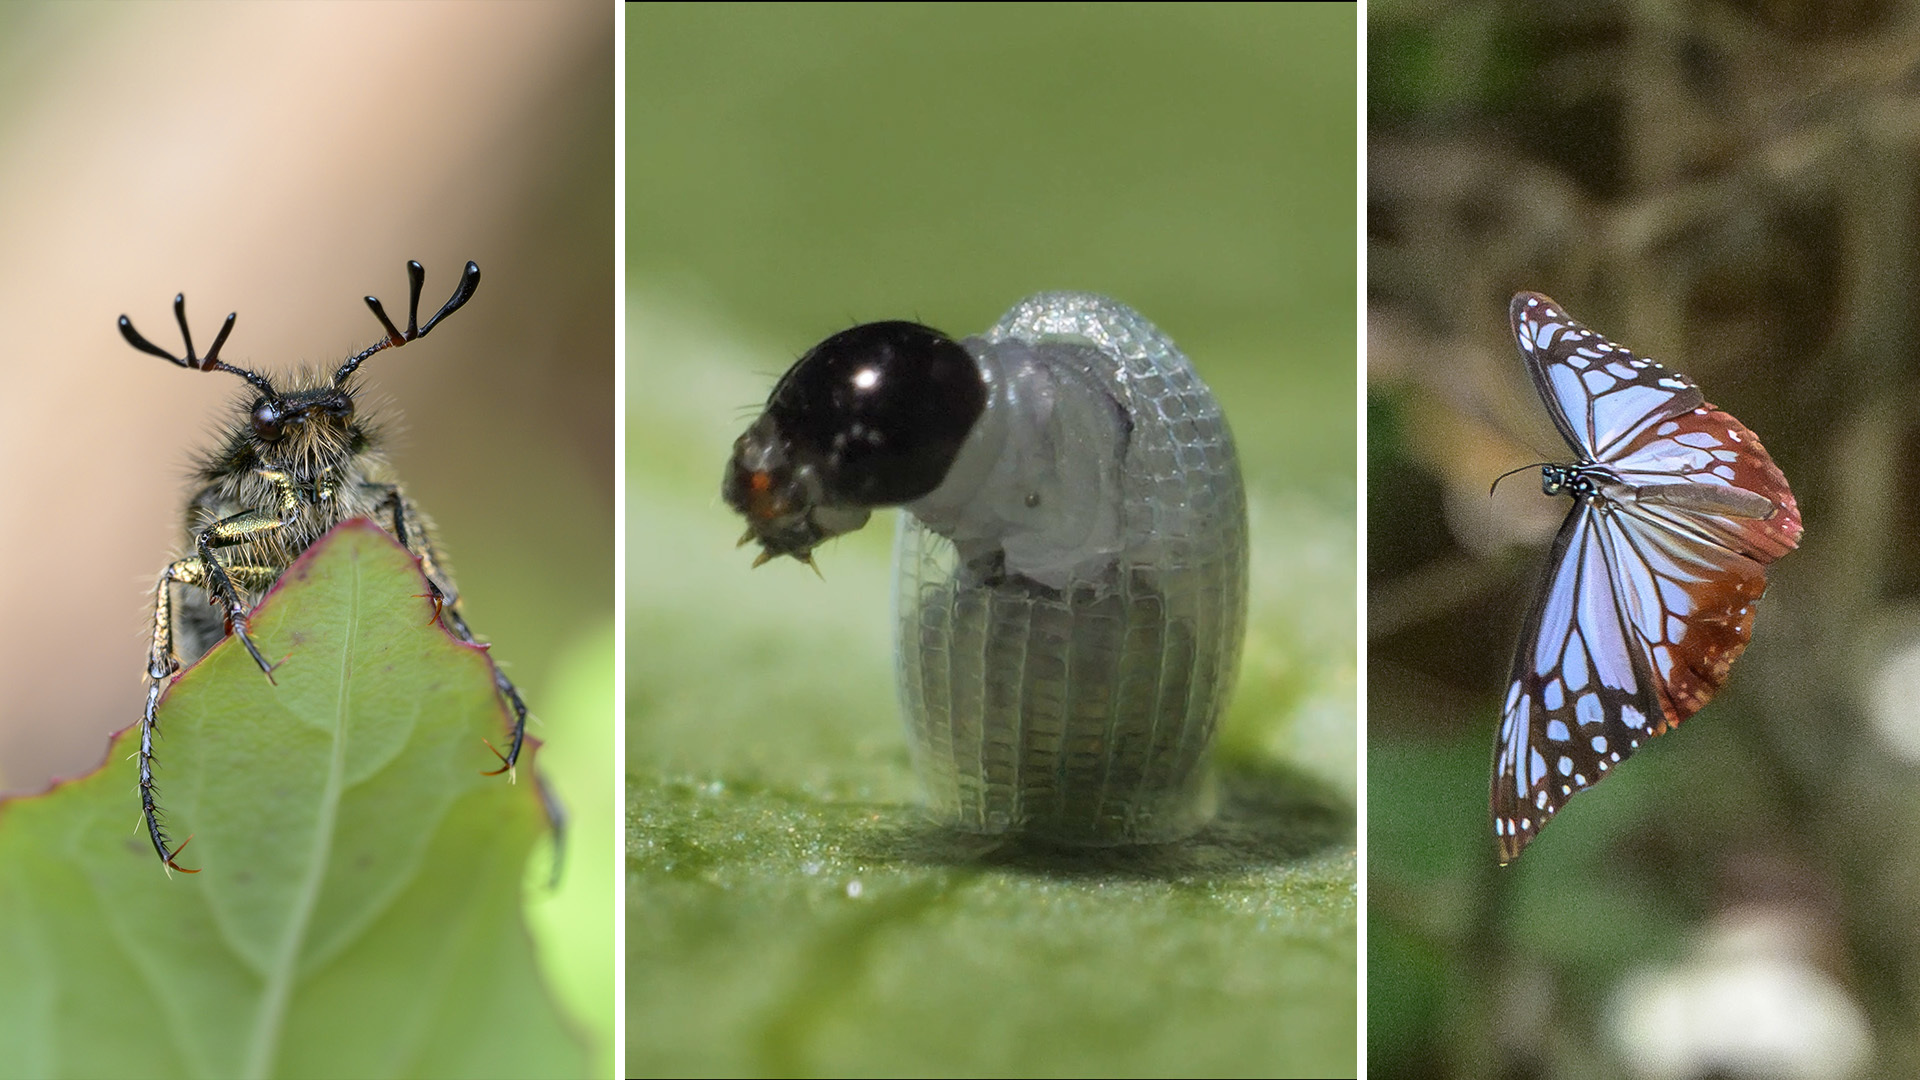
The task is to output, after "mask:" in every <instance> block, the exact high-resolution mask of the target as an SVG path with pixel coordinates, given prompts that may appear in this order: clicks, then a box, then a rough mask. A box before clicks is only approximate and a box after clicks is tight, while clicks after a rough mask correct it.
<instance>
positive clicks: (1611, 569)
mask: <svg viewBox="0 0 1920 1080" xmlns="http://www.w3.org/2000/svg"><path fill="white" fill-rule="evenodd" d="M1508 310H1509V315H1510V316H1511V319H1512V323H1513V336H1514V339H1515V341H1516V342H1517V343H1518V344H1519V347H1520V356H1521V358H1522V359H1524V360H1525V361H1526V364H1527V371H1528V373H1530V374H1531V375H1532V376H1533V384H1534V387H1535V389H1537V390H1539V392H1540V399H1541V400H1542V401H1543V402H1545V404H1546V406H1547V412H1548V413H1549V414H1550V415H1551V416H1552V417H1553V423H1554V426H1555V427H1557V428H1559V429H1560V434H1561V436H1562V437H1564V438H1565V439H1566V440H1567V445H1568V446H1570V447H1572V448H1573V450H1574V452H1575V453H1576V454H1577V455H1578V456H1579V461H1578V462H1576V463H1574V464H1572V465H1543V466H1541V473H1540V487H1541V490H1542V491H1544V492H1546V493H1547V494H1548V495H1568V496H1571V497H1572V498H1573V509H1572V510H1571V511H1570V512H1569V513H1568V514H1567V519H1566V521H1565V522H1564V523H1562V524H1561V526H1560V532H1559V535H1557V536H1556V537H1555V538H1554V541H1553V554H1552V559H1551V563H1550V566H1549V568H1548V571H1547V576H1546V581H1545V582H1544V584H1543V585H1542V587H1541V589H1540V594H1539V596H1537V597H1536V598H1535V599H1534V602H1533V607H1532V609H1531V610H1530V611H1529V612H1528V614H1527V621H1526V624H1525V628H1524V629H1523V630H1522V631H1521V634H1520V644H1519V646H1518V648H1516V649H1515V651H1514V657H1513V672H1512V676H1511V678H1510V679H1509V682H1508V685H1507V694H1506V701H1505V705H1504V707H1503V711H1502V714H1501V719H1500V736H1499V741H1498V743H1497V744H1496V746H1495V748H1494V754H1493V800H1492V802H1493V833H1494V838H1495V840H1496V841H1498V843H1499V847H1500V861H1501V862H1502V863H1503V864H1504V863H1509V862H1512V861H1513V860H1514V859H1516V858H1518V857H1519V855H1520V852H1521V850H1522V849H1524V848H1525V847H1526V846H1527V844H1528V843H1529V842H1531V841H1532V840H1533V838H1534V837H1535V836H1538V835H1539V834H1540V830H1541V829H1542V828H1543V827H1545V825H1546V823H1547V821H1548V820H1549V819H1551V818H1552V817H1553V815H1554V814H1555V813H1556V812H1558V811H1559V809H1560V807H1561V806H1563V805H1565V804H1566V801H1567V800H1568V799H1570V798H1572V797H1573V796H1574V795H1575V794H1576V793H1578V792H1580V791H1582V790H1584V789H1586V788H1587V787H1590V786H1592V785H1593V784H1595V783H1598V782H1599V781H1600V780H1601V779H1602V778H1604V777H1605V776H1606V775H1607V774H1608V773H1609V772H1611V771H1612V770H1613V769H1614V767H1616V766H1617V765H1619V764H1620V762H1622V761H1624V760H1626V758H1627V757H1628V755H1630V754H1632V753H1633V752H1634V751H1635V750H1637V749H1639V748H1640V745H1641V744H1642V743H1644V742H1645V741H1646V740H1648V739H1651V738H1653V737H1654V736H1655V735H1659V734H1661V733H1662V732H1665V731H1666V730H1668V729H1669V728H1672V727H1674V726H1676V725H1678V724H1679V723H1680V722H1681V721H1682V720H1685V719H1686V718H1687V717H1689V716H1692V715H1693V714H1694V713H1695V712H1697V711H1699V709H1700V707H1701V706H1703V705H1705V704H1706V703H1707V701H1708V700H1709V699H1710V698H1712V697H1713V695H1714V692H1715V691H1717V690H1719V689H1720V686H1721V685H1722V684H1723V683H1725V682H1726V680H1727V672H1728V671H1729V670H1730V669H1731V668H1732V666H1733V661H1734V658H1735V657H1737V656H1739V655H1740V652H1741V650H1743V649H1745V648H1746V647H1747V641H1748V638H1749V637H1750V636H1751V634H1752V630H1753V609H1754V603H1755V602H1756V601H1758V600H1759V599H1760V597H1761V595H1762V594H1763V593H1765V592H1766V588H1767V565H1768V564H1769V563H1771V562H1773V561H1774V560H1775V559H1777V558H1779V557H1780V556H1782V555H1784V554H1786V553H1787V552H1789V551H1792V550H1793V549H1794V548H1795V547H1798V546H1799V543H1800V508H1799V506H1798V505H1796V504H1795V502H1794V500H1793V492H1791V491H1789V490H1788V489H1787V479H1786V477H1785V476H1783V475H1781V473H1780V469H1779V467H1778V466H1776V465H1774V463H1773V459H1772V458H1770V457H1768V456H1767V452H1766V450H1765V449H1764V448H1763V447H1762V446H1761V445H1760V440H1759V438H1758V437H1756V436H1755V435H1754V433H1753V432H1751V431H1749V430H1747V428H1746V427H1745V426H1744V425H1742V424H1741V423H1740V421H1738V420H1735V419H1734V418H1733V417H1731V416H1729V415H1727V414H1726V413H1724V412H1721V411H1720V410H1719V409H1716V408H1714V407H1713V406H1712V405H1711V404H1708V402H1707V400H1706V398H1705V397H1704V396H1703V395H1702V394H1701V392H1700V388H1699V387H1698V386H1696V385H1695V384H1694V382H1693V380H1692V379H1689V378H1687V377H1686V376H1685V375H1682V374H1680V373H1679V372H1677V371H1672V370H1669V369H1668V368H1665V367H1663V366H1661V365H1660V364H1657V363H1655V362H1653V361H1652V360H1649V359H1647V358H1645V357H1642V356H1637V355H1635V354H1634V353H1632V352H1630V351H1629V350H1627V349H1626V348H1624V347H1622V346H1620V345H1617V344H1615V343H1613V342H1611V341H1608V340H1607V339H1606V338H1603V337H1601V336H1600V335H1599V334H1596V333H1594V332H1593V331H1592V330H1589V329H1587V328H1586V327H1585V326H1582V325H1581V324H1580V323H1578V322H1575V321H1574V320H1573V319H1572V318H1570V317H1569V316H1568V315H1567V313H1566V310H1565V309H1564V308H1562V307H1561V306H1560V305H1559V304H1556V303H1554V302H1553V300H1551V299H1550V298H1548V297H1546V296H1542V295H1541V294H1539V293H1532V292H1523V293H1520V294H1519V295H1517V296H1515V297H1514V298H1513V303H1512V304H1511V306H1510V307H1509V309H1508Z"/></svg>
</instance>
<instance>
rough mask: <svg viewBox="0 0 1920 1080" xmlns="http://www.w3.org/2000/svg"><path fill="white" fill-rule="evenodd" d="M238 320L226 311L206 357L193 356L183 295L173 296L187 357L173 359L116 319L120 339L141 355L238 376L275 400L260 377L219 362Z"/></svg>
mask: <svg viewBox="0 0 1920 1080" xmlns="http://www.w3.org/2000/svg"><path fill="white" fill-rule="evenodd" d="M239 317H240V313H239V312H237V311H236V312H228V314H227V321H226V322H225V323H223V324H221V326H220V333H219V334H218V335H216V336H215V337H214V339H213V348H211V349H208V350H207V355H205V356H195V355H194V354H193V331H191V330H189V329H187V294H186V293H175V294H174V297H173V318H174V321H175V322H178V323H179V324H180V339H181V340H182V341H184V342H186V345H187V355H185V356H175V355H173V354H172V353H170V352H168V351H167V350H165V349H163V348H161V347H160V346H158V345H155V344H154V343H153V342H151V341H148V340H147V339H146V338H145V337H144V336H142V335H141V333H140V331H138V330H135V329H134V328H133V320H132V319H129V318H127V317H126V316H125V315H122V316H120V336H121V337H123V338H126V339H127V344H129V345H131V346H133V347H134V348H136V349H139V350H140V351H141V352H143V353H149V354H151V355H154V356H157V357H159V358H161V359H162V360H171V361H173V362H174V363H176V364H179V365H180V366H181V367H184V368H193V369H194V370H196V371H225V372H228V373H230V374H233V375H238V376H240V377H241V378H243V379H245V380H247V381H248V382H250V383H252V384H253V385H254V386H255V387H256V388H257V389H259V391H260V392H261V393H263V394H265V395H267V396H268V397H270V398H277V397H279V396H280V395H278V394H276V393H275V392H274V389H273V384H272V383H270V382H268V381H267V379H266V377H265V376H264V375H259V374H257V373H255V372H251V371H248V370H247V369H246V368H243V367H235V366H234V365H232V364H229V363H226V362H225V361H223V360H221V359H220V347H221V346H223V345H225V344H226V343H227V335H228V334H231V333H233V321H234V320H235V319H237V318H239Z"/></svg>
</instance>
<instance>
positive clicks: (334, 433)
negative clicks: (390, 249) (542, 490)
mask: <svg viewBox="0 0 1920 1080" xmlns="http://www.w3.org/2000/svg"><path fill="white" fill-rule="evenodd" d="M425 281H426V270H425V269H423V268H422V267H421V265H420V264H419V263H417V262H408V263H407V283H408V297H407V328H406V330H405V331H404V332H403V331H401V330H400V329H398V328H397V327H395V326H394V325H393V320H391V319H389V318H387V313H386V310H385V309H384V308H382V307H381V306H380V301H379V300H378V299H376V298H375V297H372V296H369V297H367V306H368V307H370V308H372V309H373V315H374V317H375V318H377V319H379V320H380V325H381V326H382V327H384V328H385V329H386V331H387V336H386V337H385V338H383V339H381V340H380V341H377V342H375V343H374V344H372V345H369V346H368V347H367V348H365V349H363V350H361V351H360V352H359V353H358V354H356V355H354V356H353V357H351V358H349V359H348V360H347V362H346V363H344V364H341V365H340V368H339V370H337V371H335V372H334V373H333V377H332V378H331V379H328V380H327V381H326V382H325V383H322V384H320V385H318V386H312V387H304V388H301V389H298V390H293V391H288V392H281V391H278V390H275V389H274V387H273V383H272V382H270V381H269V380H268V379H267V377H266V376H264V375H261V374H259V373H258V372H254V371H249V370H247V369H246V368H243V367H236V366H235V365H233V364H229V363H227V362H225V361H223V360H221V359H220V348H221V346H223V345H225V344H226V343H227V335H228V334H230V333H232V332H233V322H234V319H235V318H236V317H237V313H236V314H229V315H228V316H227V321H226V322H225V323H224V324H223V325H222V326H221V327H220V333H219V335H218V336H217V337H215V338H214V339H213V348H211V349H209V350H207V355H206V356H204V357H202V356H195V355H194V351H193V332H192V331H190V330H188V329H187V298H186V296H185V295H184V294H180V295H176V296H175V297H174V298H173V317H174V320H175V321H176V322H178V323H179V324H180V338H181V340H182V341H184V342H185V343H186V348H187V355H186V356H184V357H181V356H175V355H173V354H172V353H170V352H168V351H167V350H165V349H162V348H160V347H159V346H157V345H155V344H154V343H152V342H151V341H148V340H147V339H146V338H145V337H142V336H141V334H140V332H139V331H138V330H135V329H134V328H133V320H131V319H129V318H127V317H126V316H125V315H122V316H120V336H122V337H124V338H126V339H127V344H129V345H132V346H133V347H134V348H136V349H139V350H140V351H141V352H144V353H151V354H152V355H154V356H158V357H160V358H162V359H165V360H170V361H172V362H173V363H176V364H179V365H180V366H181V367H185V368H194V369H196V370H199V371H225V372H229V373H231V374H234V375H238V376H240V377H241V378H243V379H245V380H247V382H249V383H251V384H253V387H254V389H256V390H258V391H259V392H260V396H259V397H257V398H255V399H254V402H253V404H252V405H251V406H250V407H249V409H248V411H247V425H248V428H249V429H250V431H251V433H252V438H253V440H254V441H255V442H256V443H258V444H259V445H260V446H262V447H277V446H280V445H282V444H284V443H288V442H289V441H290V440H292V441H294V443H295V444H296V445H299V446H302V447H310V448H311V449H310V450H309V451H307V452H309V453H316V454H324V453H326V452H331V451H333V449H334V448H336V447H342V448H344V447H350V446H351V445H352V444H353V442H354V439H353V436H352V431H351V429H352V424H353V411H354V409H353V388H352V387H350V386H348V385H347V380H348V379H349V378H350V377H351V376H352V375H353V373H354V370H355V369H356V368H358V367H359V366H360V364H361V362H362V361H364V360H366V358H367V357H369V356H372V355H373V354H374V353H377V352H379V351H380V350H382V349H386V348H391V347H395V346H399V345H405V344H406V343H407V342H409V341H413V340H415V339H416V338H423V337H426V336H427V332H428V331H430V330H432V329H433V328H434V326H436V325H437V324H438V323H439V322H440V320H441V319H444V318H446V317H447V316H448V315H451V314H453V313H454V312H455V311H458V310H459V309H460V306H461V305H462V304H465V303H466V302H467V301H468V300H469V299H471V298H472V297H473V293H474V290H475V289H478V288H479V287H480V267H479V265H478V264H476V263H473V262H468V263H467V268H466V272H465V273H463V274H461V275H460V284H459V285H458V286H456V287H455V288H454V290H453V296H452V297H451V298H449V299H448V300H447V302H446V303H445V304H442V305H441V307H440V310H439V311H438V312H437V313H435V314H434V316H433V318H431V319H428V320H427V323H426V325H425V326H421V325H420V287H421V285H422V283H424V282H425Z"/></svg>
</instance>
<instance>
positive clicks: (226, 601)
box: [194, 469, 300, 682]
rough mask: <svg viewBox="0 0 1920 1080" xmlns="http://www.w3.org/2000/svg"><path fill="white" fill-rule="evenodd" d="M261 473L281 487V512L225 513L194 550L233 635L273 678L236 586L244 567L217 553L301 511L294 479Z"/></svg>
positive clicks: (274, 529) (275, 527) (269, 678)
mask: <svg viewBox="0 0 1920 1080" xmlns="http://www.w3.org/2000/svg"><path fill="white" fill-rule="evenodd" d="M259 474H260V475H261V476H262V477H264V478H266V479H267V480H270V481H272V482H273V485H274V487H275V488H277V489H278V490H279V493H280V497H279V503H280V505H279V508H278V512H277V513H275V512H273V511H268V510H242V511H240V512H239V513H237V514H230V515H228V516H227V517H223V518H221V519H220V520H219V521H216V522H214V523H213V524H211V525H208V526H207V527H206V528H204V529H201V530H200V534H199V535H198V536H197V537H195V538H194V551H195V553H196V554H198V555H199V557H200V558H199V562H200V564H201V566H202V568H203V570H204V572H205V575H206V581H205V582H204V583H203V584H204V586H205V588H206V590H207V594H208V595H209V596H211V597H213V600H214V603H216V604H220V605H223V606H225V608H226V609H227V611H226V614H227V622H228V623H229V624H230V625H231V626H232V627H233V636H234V637H237V638H239V639H240V644H242V645H244V646H246V649H247V654H248V655H249V656H252V657H253V662H254V663H255V664H258V665H259V666H260V670H261V671H263V672H265V673H266V676H267V681H268V682H272V681H273V665H272V664H269V663H267V658H266V657H264V656H262V655H260V650H259V648H258V647H257V646H255V645H254V643H253V637H252V636H251V635H250V634H248V633H247V605H246V603H245V602H244V601H243V600H242V599H241V598H240V590H239V589H237V588H235V586H234V581H233V579H234V577H235V575H236V574H237V573H238V572H239V571H240V569H241V568H240V567H239V566H231V567H230V566H227V565H224V564H223V563H221V562H220V560H219V559H217V558H215V557H214V554H213V552H214V549H215V548H222V547H232V546H234V545H236V544H244V543H247V542H248V541H250V540H258V539H260V538H262V537H265V536H267V535H269V534H271V533H274V532H278V531H279V530H281V529H283V528H285V527H286V526H287V525H289V524H292V522H293V521H294V519H295V518H296V517H297V516H298V515H299V513H300V493H299V492H298V491H297V490H296V489H295V488H294V486H293V481H291V480H290V479H288V478H287V476H286V474H285V473H281V472H277V471H275V470H272V469H261V470H259ZM268 580H269V581H271V580H272V579H271V578H269V579H268Z"/></svg>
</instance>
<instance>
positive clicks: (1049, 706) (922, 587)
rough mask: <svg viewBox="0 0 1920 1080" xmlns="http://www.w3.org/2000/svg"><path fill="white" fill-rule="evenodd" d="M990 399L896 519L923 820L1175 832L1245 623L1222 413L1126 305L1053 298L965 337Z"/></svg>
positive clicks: (903, 648)
mask: <svg viewBox="0 0 1920 1080" xmlns="http://www.w3.org/2000/svg"><path fill="white" fill-rule="evenodd" d="M961 344H962V345H963V346H964V347H965V348H966V349H967V351H968V352H969V353H970V354H972V355H973V357H974V358H975V359H976V361H978V362H979V364H980V365H981V368H982V370H983V371H984V372H985V373H986V374H987V377H988V383H989V387H990V389H989V394H988V405H987V409H986V411H985V413H984V414H983V416H982V419H981V421H980V422H979V423H978V424H976V425H975V427H974V430H973V432H972V434H971V436H970V437H969V440H968V443H967V445H966V446H965V447H963V449H962V450H961V453H960V456H959V457H958V459H957V460H956V461H955V463H954V466H953V468H952V470H951V471H950V472H949V474H948V476H947V479H946V480H945V481H944V482H943V483H942V485H941V486H940V487H939V488H938V489H936V490H935V491H934V492H932V493H931V494H929V495H928V496H926V497H925V498H923V499H921V500H918V501H916V502H913V503H909V504H908V505H907V508H906V510H907V512H906V513H904V514H902V515H901V519H900V528H899V540H898V545H897V550H896V553H895V574H896V578H895V585H896V594H895V596H896V600H895V606H896V616H897V620H898V623H897V626H898V638H897V645H898V649H897V659H898V670H899V681H900V694H901V701H902V705H903V707H904V710H905V712H906V718H907V727H908V731H909V735H910V738H911V741H912V744H913V748H914V756H915V759H916V763H917V765H918V768H919V770H920V772H921V775H922V777H923V778H924V781H925V783H926V787H927V792H928V796H929V801H930V806H931V808H932V810H933V812H934V814H935V815H936V816H937V817H939V818H940V819H942V820H944V821H946V822H948V823H950V824H952V825H954V826H955V827H957V828H960V829H963V830H966V831H971V832H982V833H1006V832H1018V833H1024V834H1027V835H1029V836H1033V837H1035V838H1038V839H1043V840H1048V841H1052V842H1057V843H1065V844H1089V845H1111V844H1127V843H1154V842H1162V841H1168V840H1175V839H1179V838H1182V837H1185V836H1187V835H1189V834H1190V833H1192V832H1193V831H1194V830H1195V829H1197V828H1199V827H1200V825H1202V824H1204V822H1205V821H1206V819H1207V818H1208V817H1209V816H1210V814H1211V812H1212V799H1211V790H1210V787H1209V785H1208V781H1207V769H1206V763H1207V751H1208V747H1209V746H1210V744H1211V743H1212V740H1213V732H1214V727H1215V724H1216V722H1217V721H1218V719H1219V716H1220V713H1221V711H1222V709H1223V708H1224V707H1225V705H1226V700H1227V695H1228V692H1229V691H1230V689H1231V687H1232V683H1233V676H1234V669H1235V667H1236V664H1237V661H1238V658H1239V653H1240V641H1241V636H1242V632H1243V630H1244V627H1245V621H1246V583H1247V514H1246V497H1245V494H1244V491H1243V488H1242V486H1241V480H1240V466H1239V461H1238V458H1237V457H1236V455H1235V453H1234V448H1233V439H1232V436H1231V434H1230V433H1229V432H1228V430H1227V424H1226V419H1225V417H1224V416H1223V415H1222V414H1221V411H1220V406H1219V403H1218V402H1217V401H1215V400H1214V397H1213V394H1212V392H1211V391H1209V390H1208V389H1207V387H1206V385H1205V384H1204V383H1202V382H1201V381H1200V378H1199V376H1197V375H1196V374H1195V373H1194V371H1193V367H1192V365H1191V364H1190V363H1189V362H1188V361H1187V358H1186V356H1185V355H1183V354H1182V353H1181V352H1180V350H1179V349H1178V348H1176V347H1175V346H1174V344H1173V342H1172V341H1170V340H1169V339H1168V338H1167V337H1166V336H1165V335H1164V334H1162V333H1161V332H1160V331H1159V330H1158V329H1156V328H1155V327H1154V326H1153V325H1152V324H1151V323H1149V322H1148V321H1147V320H1146V319H1144V318H1142V317H1141V316H1140V315H1139V314H1138V313H1136V312H1135V311H1133V310H1132V309H1131V308H1129V307H1127V306H1126V305H1124V304H1120V303H1117V302H1115V301H1112V300H1109V299H1106V298H1104V297H1100V296H1094V295H1091V294H1087V293H1046V294H1042V295H1039V296H1034V297H1031V298H1029V299H1027V300H1024V301H1022V302H1021V303H1019V304H1018V305H1016V306H1015V307H1014V308H1013V310H1011V311H1009V312H1008V313H1007V314H1006V315H1005V316H1004V317H1003V318H1002V319H1001V320H1000V322H999V323H998V324H997V325H995V326H994V327H993V329H991V330H989V331H988V332H987V333H986V334H985V335H984V336H982V337H978V338H969V339H967V340H966V341H964V342H962V343H961Z"/></svg>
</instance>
